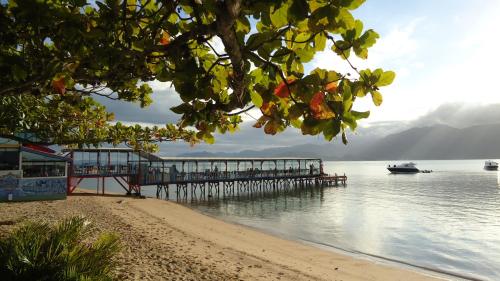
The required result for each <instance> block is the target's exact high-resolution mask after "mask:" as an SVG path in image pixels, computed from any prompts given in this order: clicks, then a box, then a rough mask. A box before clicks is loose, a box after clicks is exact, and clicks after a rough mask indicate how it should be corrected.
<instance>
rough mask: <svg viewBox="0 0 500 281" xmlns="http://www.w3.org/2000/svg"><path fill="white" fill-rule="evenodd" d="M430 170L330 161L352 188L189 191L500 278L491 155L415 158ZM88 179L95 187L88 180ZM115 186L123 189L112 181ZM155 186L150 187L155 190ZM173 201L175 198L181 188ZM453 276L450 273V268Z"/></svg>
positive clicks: (421, 261)
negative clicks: (488, 167) (397, 170)
mask: <svg viewBox="0 0 500 281" xmlns="http://www.w3.org/2000/svg"><path fill="white" fill-rule="evenodd" d="M414 162H416V163H417V167H418V168H420V169H428V170H433V173H430V174H412V175H404V174H397V175H394V174H390V173H389V172H388V171H387V170H386V168H385V167H386V166H387V164H389V163H393V162H390V161H368V162H360V161H353V162H328V161H327V162H325V165H324V166H325V171H326V172H327V173H338V174H343V173H345V174H346V175H347V176H348V181H347V185H346V187H337V188H336V187H327V188H308V189H303V190H296V191H291V192H286V193H283V192H281V193H279V194H278V193H266V194H257V195H254V196H245V195H242V196H239V197H236V196H234V197H226V198H222V197H219V198H217V197H208V198H205V199H200V198H198V199H197V200H192V199H190V198H189V199H188V200H186V199H185V198H182V197H181V198H182V200H180V202H181V203H182V204H187V205H188V206H189V207H191V208H194V209H196V210H198V211H201V212H203V213H206V214H208V215H211V216H215V217H218V218H220V219H223V220H226V221H230V222H235V223H239V224H243V225H248V226H251V227H254V228H257V229H261V230H263V231H266V232H270V233H274V234H277V235H280V236H284V237H286V238H289V239H293V240H301V241H307V242H311V243H315V244H317V245H318V246H321V247H326V248H331V249H335V248H337V249H338V248H340V249H342V250H345V251H348V252H352V253H355V254H356V255H358V254H361V255H364V256H366V257H377V259H379V258H382V259H388V260H393V261H397V262H400V263H402V264H411V265H414V266H417V267H424V268H427V269H431V270H437V271H444V272H448V273H450V274H455V275H458V276H465V277H469V278H471V279H481V280H500V174H499V172H496V171H485V170H483V164H484V160H454V161H414ZM81 186H90V187H91V186H95V183H91V182H87V183H85V181H84V182H83V183H82V184H81ZM106 186H107V190H109V191H115V192H116V191H118V192H120V191H122V190H121V189H119V188H117V185H116V184H112V183H111V182H109V183H107V184H106ZM155 190H156V189H155V187H144V188H143V193H145V194H146V195H150V196H154V195H155ZM170 200H176V194H175V188H171V190H170ZM450 276H451V275H450ZM450 278H451V279H456V278H455V277H453V276H451V277H450Z"/></svg>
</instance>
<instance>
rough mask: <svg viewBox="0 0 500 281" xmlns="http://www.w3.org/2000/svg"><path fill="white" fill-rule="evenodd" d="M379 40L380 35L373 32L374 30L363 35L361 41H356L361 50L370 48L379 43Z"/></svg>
mask: <svg viewBox="0 0 500 281" xmlns="http://www.w3.org/2000/svg"><path fill="white" fill-rule="evenodd" d="M378 38H380V36H379V35H378V33H377V32H375V31H373V30H372V29H369V30H367V31H365V33H364V34H363V35H361V37H359V39H358V40H356V41H357V43H358V44H359V46H360V47H361V48H370V47H371V46H373V45H374V44H375V43H376V42H377V39H378Z"/></svg>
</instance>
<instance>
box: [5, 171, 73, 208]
mask: <svg viewBox="0 0 500 281" xmlns="http://www.w3.org/2000/svg"><path fill="white" fill-rule="evenodd" d="M66 184H67V182H66V178H27V179H21V178H18V177H17V176H16V175H13V174H8V175H4V176H0V202H2V201H8V195H9V194H12V196H13V198H12V199H13V201H31V200H53V199H65V198H66Z"/></svg>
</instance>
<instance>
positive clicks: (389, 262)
mask: <svg viewBox="0 0 500 281" xmlns="http://www.w3.org/2000/svg"><path fill="white" fill-rule="evenodd" d="M147 198H151V199H156V198H153V197H147ZM170 202H172V203H174V204H178V205H181V206H183V207H186V208H188V209H190V210H192V211H194V212H197V213H199V214H201V215H204V216H207V217H210V218H213V219H216V220H220V221H222V222H225V223H229V224H234V225H237V226H242V227H245V228H248V229H251V230H254V231H257V232H261V233H264V234H267V235H270V236H275V237H277V238H279V239H284V240H287V241H290V242H294V243H300V244H304V245H309V246H311V247H314V248H317V249H322V250H325V251H328V252H333V253H335V254H340V255H345V256H349V257H352V258H353V259H361V260H366V261H368V262H373V263H375V264H380V265H384V266H389V267H397V268H402V269H405V270H409V271H413V272H417V273H421V274H424V275H428V276H431V277H435V278H438V279H439V280H448V279H449V278H459V279H458V280H472V281H480V280H481V279H477V278H474V277H471V276H465V275H460V274H457V273H454V272H449V271H444V270H440V269H437V268H430V267H425V266H420V265H417V264H412V263H409V262H405V261H401V260H397V259H393V258H388V257H384V256H379V255H375V254H370V253H365V252H360V251H356V250H349V249H345V248H342V247H338V246H336V245H332V244H327V243H322V242H318V241H312V240H306V239H302V238H297V237H291V236H286V235H284V234H282V233H279V232H273V231H271V230H268V229H264V228H259V227H255V226H251V225H246V224H243V223H239V222H237V221H233V220H229V219H225V218H222V217H217V216H215V215H211V214H206V213H203V212H202V211H200V210H199V209H196V208H194V207H191V206H190V205H189V204H183V203H178V202H175V201H170Z"/></svg>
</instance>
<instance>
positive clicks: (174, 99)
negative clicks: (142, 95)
mask: <svg viewBox="0 0 500 281" xmlns="http://www.w3.org/2000/svg"><path fill="white" fill-rule="evenodd" d="M152 98H153V104H152V105H150V106H148V107H145V108H141V107H140V106H139V104H138V103H132V102H126V101H116V100H110V99H107V98H103V97H96V100H98V101H99V102H100V103H102V104H103V105H104V106H106V109H107V111H108V112H113V113H114V114H115V120H116V121H124V122H129V123H149V124H155V125H165V124H166V123H175V122H177V121H178V120H179V118H180V115H177V114H175V113H173V112H172V111H171V110H170V108H171V107H173V106H176V105H178V104H180V103H181V102H182V101H181V99H180V97H179V94H177V93H176V92H175V90H174V89H173V88H168V89H166V90H157V91H155V92H154V93H153V95H152Z"/></svg>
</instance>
